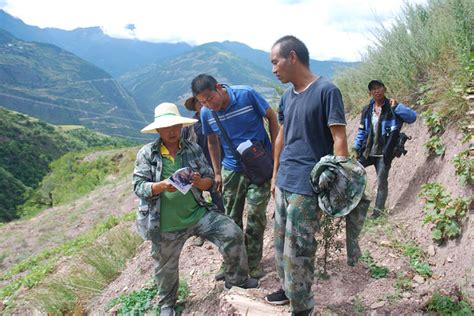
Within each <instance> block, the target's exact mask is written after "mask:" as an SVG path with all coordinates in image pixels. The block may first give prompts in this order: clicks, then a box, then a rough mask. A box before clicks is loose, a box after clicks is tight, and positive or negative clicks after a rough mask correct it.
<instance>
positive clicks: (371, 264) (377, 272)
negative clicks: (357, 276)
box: [360, 251, 389, 279]
mask: <svg viewBox="0 0 474 316" xmlns="http://www.w3.org/2000/svg"><path fill="white" fill-rule="evenodd" d="M360 261H362V262H365V263H366V264H367V267H368V268H369V273H370V276H371V277H373V278H374V279H381V278H385V277H386V276H387V275H388V272H389V270H388V268H387V267H383V266H379V265H377V264H376V263H375V260H374V258H372V256H371V255H370V253H369V251H364V253H363V254H362V257H360Z"/></svg>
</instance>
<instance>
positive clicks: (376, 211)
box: [370, 208, 383, 219]
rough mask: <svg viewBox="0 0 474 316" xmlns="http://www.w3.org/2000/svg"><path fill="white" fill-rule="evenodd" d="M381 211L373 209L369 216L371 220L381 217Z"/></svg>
mask: <svg viewBox="0 0 474 316" xmlns="http://www.w3.org/2000/svg"><path fill="white" fill-rule="evenodd" d="M382 214H383V213H382V211H381V210H378V209H376V208H374V210H373V211H372V215H371V216H370V218H371V219H376V218H379V217H380V215H382Z"/></svg>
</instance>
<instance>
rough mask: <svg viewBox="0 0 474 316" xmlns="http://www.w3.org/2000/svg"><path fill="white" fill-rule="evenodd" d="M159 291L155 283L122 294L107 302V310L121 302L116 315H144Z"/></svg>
mask: <svg viewBox="0 0 474 316" xmlns="http://www.w3.org/2000/svg"><path fill="white" fill-rule="evenodd" d="M157 293H158V288H157V286H156V285H153V286H152V287H146V288H143V289H139V290H136V291H133V292H131V293H128V294H121V295H120V296H119V297H116V298H114V299H113V300H112V301H110V302H109V303H108V304H107V306H106V307H105V311H106V312H108V311H109V310H110V309H112V308H113V307H114V306H116V305H117V304H120V306H119V308H118V309H117V312H116V315H142V314H144V313H145V312H146V311H148V310H150V309H151V308H152V305H151V302H152V300H153V298H154V297H155V296H156V294H157Z"/></svg>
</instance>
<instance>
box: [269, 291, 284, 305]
mask: <svg viewBox="0 0 474 316" xmlns="http://www.w3.org/2000/svg"><path fill="white" fill-rule="evenodd" d="M265 301H267V302H268V303H270V304H273V305H285V304H288V303H289V302H290V300H289V299H288V297H287V296H286V294H285V291H284V290H283V289H279V290H278V291H276V292H273V293H271V294H268V295H267V296H265Z"/></svg>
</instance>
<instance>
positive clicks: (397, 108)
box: [390, 99, 416, 124]
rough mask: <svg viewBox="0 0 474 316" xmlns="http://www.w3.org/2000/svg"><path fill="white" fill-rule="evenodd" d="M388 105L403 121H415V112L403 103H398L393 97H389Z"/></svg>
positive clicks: (409, 122)
mask: <svg viewBox="0 0 474 316" xmlns="http://www.w3.org/2000/svg"><path fill="white" fill-rule="evenodd" d="M390 106H391V107H392V109H393V112H394V113H395V115H396V116H397V117H399V118H400V119H401V120H402V121H403V122H405V123H408V124H411V123H413V122H415V121H416V112H415V111H413V110H412V109H410V108H409V107H408V106H406V105H405V104H403V103H398V101H397V100H395V99H390Z"/></svg>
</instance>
